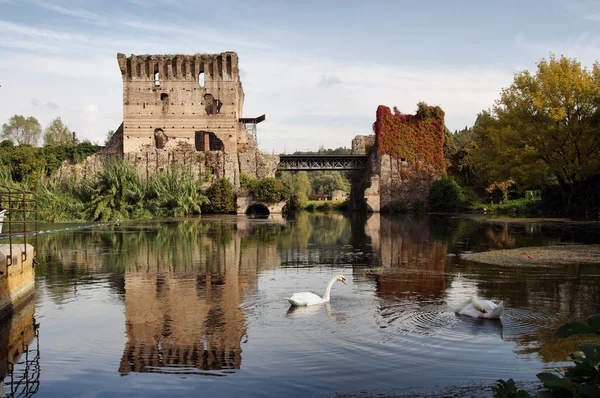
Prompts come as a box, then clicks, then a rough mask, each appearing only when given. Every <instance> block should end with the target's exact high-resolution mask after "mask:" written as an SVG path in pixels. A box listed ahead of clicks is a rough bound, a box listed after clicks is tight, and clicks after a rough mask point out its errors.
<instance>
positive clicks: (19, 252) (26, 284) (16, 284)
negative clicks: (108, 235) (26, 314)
mask: <svg viewBox="0 0 600 398" xmlns="http://www.w3.org/2000/svg"><path fill="white" fill-rule="evenodd" d="M25 253H26V254H27V257H26V259H23V255H24V254H25ZM33 253H34V248H33V246H32V245H30V244H27V245H23V244H13V245H12V252H11V245H10V244H2V245H0V318H2V316H3V315H6V314H8V313H10V312H12V310H13V309H14V308H15V307H16V306H18V305H19V304H20V303H21V302H22V301H24V300H25V299H26V298H27V297H28V296H30V295H32V294H33V291H34V286H35V268H34V265H33ZM11 254H12V261H11Z"/></svg>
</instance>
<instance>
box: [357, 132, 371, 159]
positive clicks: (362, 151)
mask: <svg viewBox="0 0 600 398" xmlns="http://www.w3.org/2000/svg"><path fill="white" fill-rule="evenodd" d="M373 145H375V136H374V135H357V136H356V137H354V139H353V140H352V154H353V155H366V154H367V152H368V151H369V149H371V148H372V147H373Z"/></svg>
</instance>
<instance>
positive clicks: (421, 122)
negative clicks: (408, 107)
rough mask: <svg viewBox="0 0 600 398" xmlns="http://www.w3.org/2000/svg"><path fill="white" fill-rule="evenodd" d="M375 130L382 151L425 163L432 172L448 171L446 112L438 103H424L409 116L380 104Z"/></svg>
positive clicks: (421, 164)
mask: <svg viewBox="0 0 600 398" xmlns="http://www.w3.org/2000/svg"><path fill="white" fill-rule="evenodd" d="M373 130H374V132H375V137H376V143H377V147H378V149H379V152H380V153H382V154H386V155H390V156H393V157H394V158H396V159H406V160H408V161H409V163H410V164H412V165H413V166H414V167H420V166H425V167H426V169H425V171H429V172H430V173H431V174H436V175H442V174H444V173H445V170H446V163H445V161H444V151H443V149H444V148H443V145H444V111H442V109H441V108H440V107H439V106H428V105H427V104H425V103H423V102H421V103H419V104H418V109H417V112H416V114H415V115H406V114H402V113H400V111H399V110H398V109H397V108H396V107H394V111H393V113H392V111H391V110H390V108H388V107H387V106H383V105H380V106H379V107H378V108H377V119H376V120H375V123H374V124H373ZM429 168H431V169H429Z"/></svg>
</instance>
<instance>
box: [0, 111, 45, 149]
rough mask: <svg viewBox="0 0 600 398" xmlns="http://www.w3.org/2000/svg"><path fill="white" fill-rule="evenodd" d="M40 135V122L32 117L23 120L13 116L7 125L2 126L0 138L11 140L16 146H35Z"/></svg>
mask: <svg viewBox="0 0 600 398" xmlns="http://www.w3.org/2000/svg"><path fill="white" fill-rule="evenodd" d="M41 134H42V127H41V126H40V122H38V120H37V119H36V118H34V117H33V116H29V117H28V118H25V117H24V116H23V115H14V116H13V117H11V118H10V119H9V120H8V123H4V124H3V125H2V134H1V135H0V138H2V139H4V140H12V141H13V142H15V143H16V144H17V145H31V146H36V145H37V144H38V141H39V139H40V135H41Z"/></svg>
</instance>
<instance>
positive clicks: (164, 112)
mask: <svg viewBox="0 0 600 398" xmlns="http://www.w3.org/2000/svg"><path fill="white" fill-rule="evenodd" d="M117 59H118V62H119V68H120V69H121V75H122V78H123V138H124V139H123V153H129V152H138V151H140V150H147V149H155V148H156V149H175V148H177V147H181V146H182V145H183V146H190V147H192V148H194V149H195V150H196V151H200V152H208V151H215V150H222V151H225V152H227V153H235V152H238V150H240V149H242V150H243V149H244V147H245V146H246V145H248V137H247V134H246V132H245V129H244V127H243V125H242V108H243V105H244V90H243V89H242V83H241V81H240V75H239V68H238V56H237V54H236V53H234V52H224V53H221V54H196V55H131V56H129V57H126V56H125V55H124V54H118V55H117ZM243 130H244V131H243Z"/></svg>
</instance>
